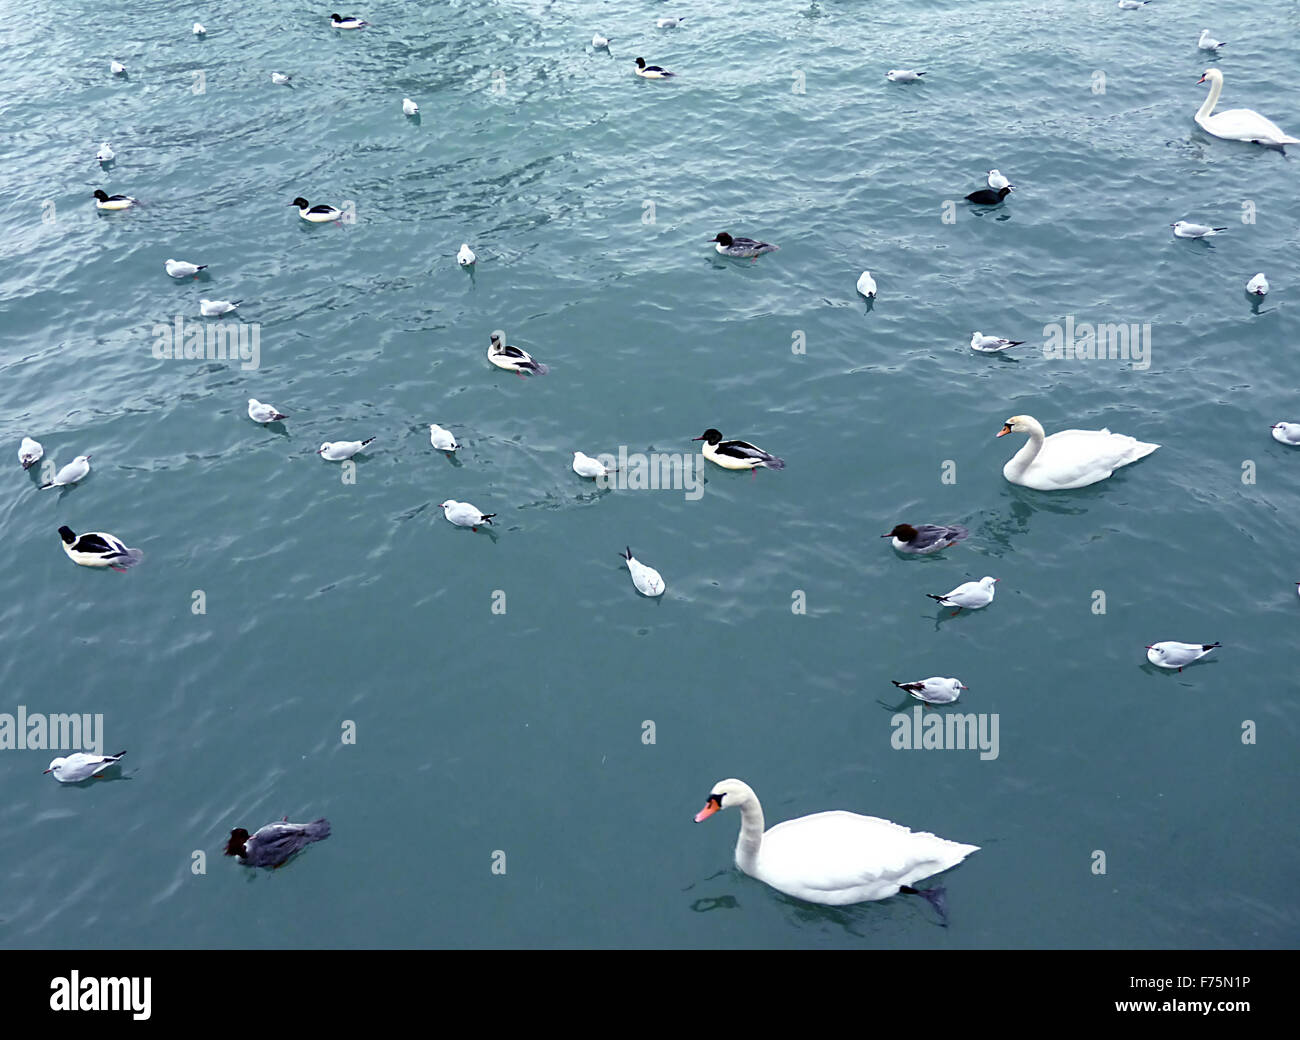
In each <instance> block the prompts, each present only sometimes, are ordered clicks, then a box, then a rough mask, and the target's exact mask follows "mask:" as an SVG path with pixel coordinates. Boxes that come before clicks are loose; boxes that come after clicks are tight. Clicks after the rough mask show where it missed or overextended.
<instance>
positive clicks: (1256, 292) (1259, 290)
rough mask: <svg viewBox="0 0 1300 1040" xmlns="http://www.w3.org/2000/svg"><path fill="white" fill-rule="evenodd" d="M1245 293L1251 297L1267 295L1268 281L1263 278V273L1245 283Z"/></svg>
mask: <svg viewBox="0 0 1300 1040" xmlns="http://www.w3.org/2000/svg"><path fill="white" fill-rule="evenodd" d="M1246 292H1248V293H1250V294H1251V295H1253V296H1267V295H1268V279H1267V278H1265V277H1264V272H1263V271H1260V272H1259V274H1257V275H1255V277H1254V278H1252V279H1251V280H1250V281H1248V282H1247V283H1246Z"/></svg>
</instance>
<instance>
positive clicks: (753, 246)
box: [709, 231, 781, 260]
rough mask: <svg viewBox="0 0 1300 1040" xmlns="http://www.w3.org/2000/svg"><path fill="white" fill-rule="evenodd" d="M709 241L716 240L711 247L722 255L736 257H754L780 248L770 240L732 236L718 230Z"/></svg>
mask: <svg viewBox="0 0 1300 1040" xmlns="http://www.w3.org/2000/svg"><path fill="white" fill-rule="evenodd" d="M709 241H710V242H716V243H717V245H715V246H714V247H713V248H714V249H716V250H717V251H718V252H719V253H721V254H722V255H723V256H730V257H734V258H737V259H741V260H744V259H750V260H752V259H754V258H755V257H759V256H762V255H763V254H764V253H774V252H776V250H778V249H780V248H781V247H780V246H775V245H773V244H772V243H771V242H759V241H758V240H757V239H753V238H732V237H731V235H730V234H729V233H727V232H726V231H719V232H718V234H717V235H716V236H715V237H714V238H711V239H709Z"/></svg>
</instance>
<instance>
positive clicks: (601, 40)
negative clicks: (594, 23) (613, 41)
mask: <svg viewBox="0 0 1300 1040" xmlns="http://www.w3.org/2000/svg"><path fill="white" fill-rule="evenodd" d="M609 44H610V38H609V37H608V36H601V35H600V33H596V35H595V36H593V37H592V38H591V46H592V47H593V48H595V49H596V50H600V49H601V48H602V47H608V46H609Z"/></svg>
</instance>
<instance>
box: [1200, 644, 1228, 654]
mask: <svg viewBox="0 0 1300 1040" xmlns="http://www.w3.org/2000/svg"><path fill="white" fill-rule="evenodd" d="M1222 645H1223V644H1222V643H1202V644H1201V650H1202V651H1203V652H1204V653H1207V654H1208V653H1209V652H1210V651H1211V650H1213V649H1214V648H1215V647H1216V646H1222Z"/></svg>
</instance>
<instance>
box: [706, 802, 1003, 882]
mask: <svg viewBox="0 0 1300 1040" xmlns="http://www.w3.org/2000/svg"><path fill="white" fill-rule="evenodd" d="M733 806H735V807H736V808H738V809H739V810H740V838H739V840H738V841H737V842H736V866H738V867H739V868H740V869H741V870H743V871H744V872H745V873H746V874H748V875H749V876H750V877H752V878H757V879H758V880H759V881H762V882H763V883H764V884H767V885H771V886H772V887H773V888H775V889H776V890H777V891H778V892H784V893H785V894H786V895H788V896H794V897H795V898H796V899H806V900H807V901H808V902H810V903H824V904H827V905H829V906H844V905H846V904H848V903H861V902H865V901H867V900H873V899H888V898H889V897H890V896H892V895H895V894H897V893H898V892H900V891H902V892H907V893H909V894H910V893H911V892H912V891H913V890H912V889H911V888H910V886H911V885H912V884H913V882H916V881H920V880H922V879H923V878H928V877H930V876H931V875H933V874H938V873H939V872H940V871H944V870H947V869H948V868H949V867H955V866H956V865H957V864H958V863H960V862H961V861H962V860H964V859H965V858H966V857H967V856H969V855H970V854H971V853H972V852H977V851H979V846H978V845H961V844H959V843H957V842H955V841H948V840H947V839H945V838H939V837H936V836H935V835H933V834H928V833H926V832H924V831H911V830H908V829H907V828H906V827H903V826H900V825H899V824H897V823H891V822H890V821H889V820H882V819H880V818H878V817H875V816H859V815H858V814H857V813H851V812H844V811H842V810H836V811H833V812H820V813H814V814H813V815H812V816H801V817H799V818H798V819H796V820H786V821H785V823H778V824H777V825H776V826H775V827H773V828H772V829H771V830H768V831H766V832H764V830H763V807H762V806H761V805H759V804H758V796H757V795H755V794H754V791H753V789H752V788H751V787H750V786H749V785H748V784H747V783H745V782H744V781H741V780H719V781H718V782H717V783H716V784H714V785H713V790H712V791H711V792H710V793H709V800H708V802H706V803H705V806H704V808H703V809H701V810H700V811H699V813H697V814H696V816H695V822H696V823H700V822H701V821H703V820H706V819H708V818H709V817H710V816H712V815H713V814H714V813H715V812H717V811H718V810H719V809H730V808H732V807H733Z"/></svg>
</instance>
